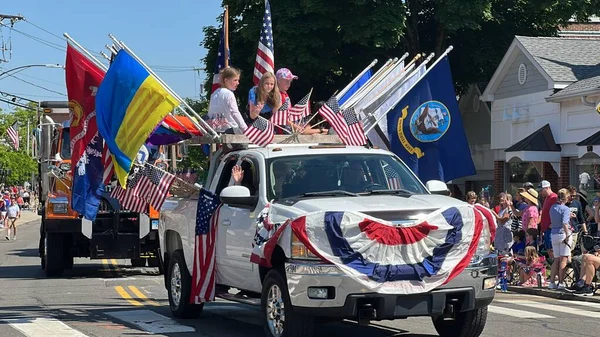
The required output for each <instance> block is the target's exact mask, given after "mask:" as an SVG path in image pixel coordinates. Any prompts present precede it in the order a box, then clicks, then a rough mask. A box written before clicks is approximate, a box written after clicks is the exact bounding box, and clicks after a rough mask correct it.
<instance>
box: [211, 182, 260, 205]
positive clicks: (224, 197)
mask: <svg viewBox="0 0 600 337" xmlns="http://www.w3.org/2000/svg"><path fill="white" fill-rule="evenodd" d="M219 198H220V199H221V202H223V203H224V204H226V205H228V206H231V207H239V208H246V209H254V207H256V203H257V202H258V196H253V195H250V190H249V189H248V188H247V187H245V186H229V187H225V188H224V189H223V190H222V191H221V194H220V195H219Z"/></svg>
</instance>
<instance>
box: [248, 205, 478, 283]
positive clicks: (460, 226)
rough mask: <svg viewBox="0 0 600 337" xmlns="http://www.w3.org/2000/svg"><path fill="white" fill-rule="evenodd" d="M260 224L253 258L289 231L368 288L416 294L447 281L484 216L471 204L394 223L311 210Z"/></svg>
mask: <svg viewBox="0 0 600 337" xmlns="http://www.w3.org/2000/svg"><path fill="white" fill-rule="evenodd" d="M263 223H264V225H262V226H258V229H257V234H256V236H255V247H254V251H253V254H252V257H251V261H252V262H254V263H258V264H260V265H264V266H268V261H269V260H270V258H271V253H272V252H273V248H274V247H275V246H276V245H277V243H278V242H279V240H280V239H281V238H283V237H286V235H290V234H291V233H290V231H291V232H293V233H294V234H295V235H296V237H298V239H299V240H300V241H301V242H302V243H303V244H304V245H305V246H306V247H307V248H308V249H309V250H310V251H311V252H312V253H313V254H315V255H317V256H319V257H320V258H321V259H323V260H324V261H327V262H330V263H333V264H335V265H336V266H337V267H338V268H339V269H340V270H341V271H342V272H343V273H345V274H346V275H348V276H351V277H352V278H353V279H354V280H356V281H357V282H360V283H361V284H363V285H364V286H365V287H366V288H368V290H369V291H374V292H379V293H388V294H416V293H423V292H428V291H431V290H432V289H434V288H436V287H439V286H441V285H443V284H445V283H448V282H450V281H451V280H452V279H453V278H454V277H456V276H457V275H458V274H460V273H461V272H462V271H463V270H464V269H465V268H466V267H467V266H468V265H469V263H470V261H471V258H472V257H473V255H474V254H475V252H476V250H477V245H478V242H479V238H480V236H481V233H482V231H483V229H484V228H485V227H486V226H488V220H487V218H486V217H485V216H484V215H482V213H481V212H480V211H478V210H477V208H475V207H473V206H470V205H461V206H457V207H449V208H444V209H440V210H438V211H435V212H432V213H431V214H429V215H428V216H427V217H426V218H425V219H423V220H422V221H420V222H418V223H414V224H410V225H401V226H395V225H393V224H391V223H390V222H387V221H384V220H381V219H376V218H373V217H370V216H368V215H365V214H362V213H358V212H325V211H321V212H315V213H310V214H307V215H305V216H301V217H299V218H296V219H294V220H293V221H288V222H285V223H284V224H282V225H279V226H278V225H273V224H270V222H269V221H268V216H267V217H265V218H263Z"/></svg>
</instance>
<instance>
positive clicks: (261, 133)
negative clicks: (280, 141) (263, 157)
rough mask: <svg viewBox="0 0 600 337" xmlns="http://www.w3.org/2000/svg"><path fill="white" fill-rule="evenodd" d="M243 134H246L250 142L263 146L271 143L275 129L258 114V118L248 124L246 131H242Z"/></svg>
mask: <svg viewBox="0 0 600 337" xmlns="http://www.w3.org/2000/svg"><path fill="white" fill-rule="evenodd" d="M244 135H246V137H248V139H250V141H251V142H252V143H254V144H256V145H258V146H262V147H265V146H267V145H269V144H271V142H272V141H273V138H275V129H274V128H273V124H272V123H271V122H269V121H268V120H267V119H265V118H263V117H260V116H258V118H256V119H255V120H254V122H252V124H250V125H249V126H248V128H247V129H246V131H244Z"/></svg>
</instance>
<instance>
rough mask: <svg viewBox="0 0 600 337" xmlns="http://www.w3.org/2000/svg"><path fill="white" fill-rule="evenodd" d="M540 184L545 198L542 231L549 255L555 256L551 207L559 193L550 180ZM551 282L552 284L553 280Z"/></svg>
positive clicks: (541, 221)
mask: <svg viewBox="0 0 600 337" xmlns="http://www.w3.org/2000/svg"><path fill="white" fill-rule="evenodd" d="M540 186H541V188H542V190H541V194H542V197H543V198H544V205H543V206H542V215H541V219H540V233H541V235H542V239H543V240H544V248H546V251H547V252H548V256H549V257H550V258H553V257H554V253H553V249H552V231H551V229H550V224H551V219H550V208H552V206H554V205H555V204H556V203H557V201H558V195H557V194H556V193H554V192H552V188H551V187H550V182H549V181H548V180H542V182H541V183H540ZM565 202H566V200H565ZM563 206H564V203H563ZM565 207H566V206H565ZM550 284H552V282H551V283H550Z"/></svg>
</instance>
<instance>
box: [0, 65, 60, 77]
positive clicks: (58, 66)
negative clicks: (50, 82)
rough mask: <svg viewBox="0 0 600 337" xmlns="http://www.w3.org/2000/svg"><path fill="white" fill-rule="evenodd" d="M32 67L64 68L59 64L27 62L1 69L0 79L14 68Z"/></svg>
mask: <svg viewBox="0 0 600 337" xmlns="http://www.w3.org/2000/svg"><path fill="white" fill-rule="evenodd" d="M34 67H41V68H64V66H61V65H60V64H27V65H24V66H19V67H16V68H12V69H8V70H6V71H3V72H2V73H0V79H1V77H2V76H4V75H6V74H8V73H11V72H13V71H16V70H21V69H27V68H34Z"/></svg>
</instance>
